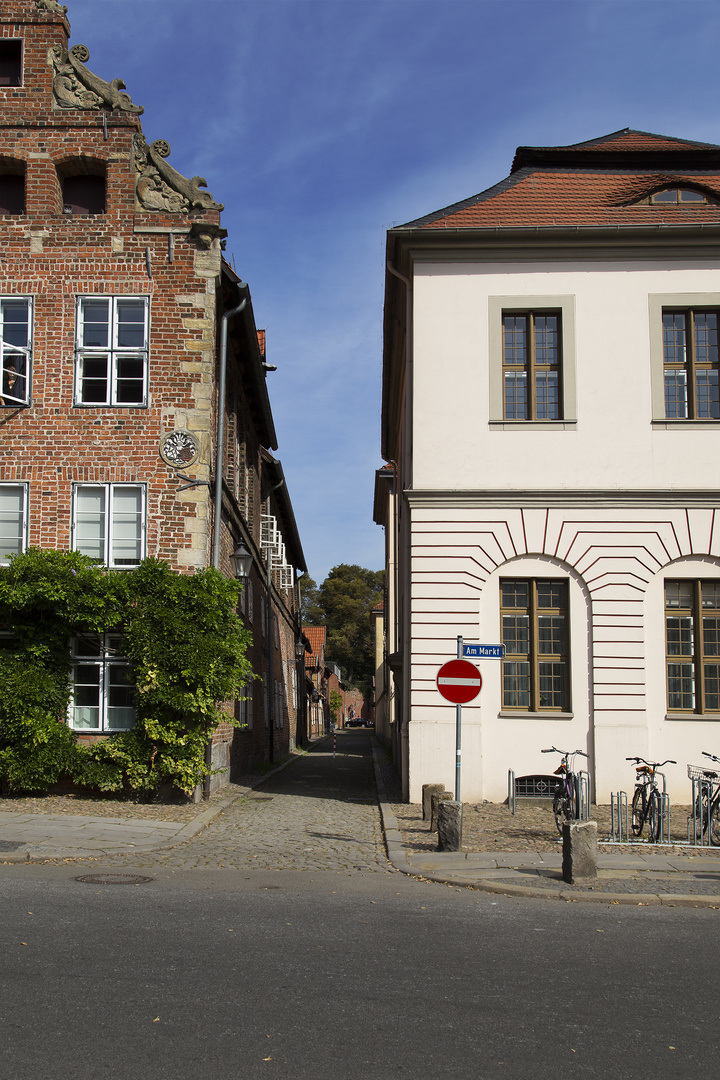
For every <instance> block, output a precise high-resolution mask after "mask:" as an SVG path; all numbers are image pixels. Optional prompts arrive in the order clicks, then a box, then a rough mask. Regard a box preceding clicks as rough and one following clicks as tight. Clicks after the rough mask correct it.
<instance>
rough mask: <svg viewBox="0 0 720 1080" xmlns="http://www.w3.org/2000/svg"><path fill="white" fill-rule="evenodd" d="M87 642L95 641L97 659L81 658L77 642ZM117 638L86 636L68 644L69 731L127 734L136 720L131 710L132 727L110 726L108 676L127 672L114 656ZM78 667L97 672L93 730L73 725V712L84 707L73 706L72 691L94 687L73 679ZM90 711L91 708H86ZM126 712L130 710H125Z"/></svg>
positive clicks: (120, 658)
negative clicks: (69, 676)
mask: <svg viewBox="0 0 720 1080" xmlns="http://www.w3.org/2000/svg"><path fill="white" fill-rule="evenodd" d="M88 639H92V640H95V639H97V640H98V652H97V655H92V654H91V653H90V654H89V655H83V654H82V647H81V646H79V644H78V643H79V642H81V641H87V640H88ZM120 639H121V635H120V634H119V633H117V632H115V633H109V634H95V633H88V634H83V635H79V636H78V637H75V638H72V639H71V642H70V656H71V660H72V695H71V698H70V705H69V712H68V722H69V725H70V727H71V728H72V729H73V731H78V732H88V733H89V734H98V733H100V734H104V735H109V734H111V733H112V732H116V731H129V730H130V728H132V727H133V725H134V723H135V721H136V720H137V712H136V710H135V708H134V706H133V707H132V712H133V723H132V724H131V725H130V727H128V726H127V724H123V725H122V726H120V727H118V726H112V724H111V716H110V715H109V714H110V709H111V705H110V694H111V689H112V687H113V686H114V685H118V684H116V683H112V682H111V679H110V673H111V671H112V670H113V669H117V668H124V669H126V670H129V668H130V665H129V663H128V661H127V658H126V657H125V656H122V655H121V654H119V653H118V652H117V649H116V646H117V645H118V644H119V643H120ZM80 667H88V668H89V667H94V668H98V669H99V670H98V681H97V687H98V705H97V708H98V720H99V722H98V724H97V725H96V726H95V727H88V726H87V725H84V724H83V725H80V724H77V723H76V709H82V708H86V707H88V706H83V705H76V702H75V698H76V691H77V690H78V689H79V688H80V687H82V686H91V687H92V688H94V687H95V685H96V684H95V683H94V682H93V683H82V682H79V681H78V679H77V670H78V668H80ZM90 707H91V708H93V707H94V706H90ZM125 708H128V709H129V708H130V706H125Z"/></svg>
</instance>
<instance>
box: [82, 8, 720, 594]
mask: <svg viewBox="0 0 720 1080" xmlns="http://www.w3.org/2000/svg"><path fill="white" fill-rule="evenodd" d="M67 2H68V6H69V10H68V16H69V18H70V21H71V25H72V30H73V33H72V39H71V41H72V44H77V43H78V42H82V43H83V44H85V45H87V46H88V48H89V50H90V59H89V61H88V67H89V68H90V69H91V70H92V71H94V72H96V73H97V74H98V75H100V76H101V77H102V78H104V79H108V80H109V79H112V78H114V77H120V78H122V79H124V80H125V82H126V84H127V88H128V92H129V93H130V94H131V96H132V99H133V101H135V102H136V103H138V104H141V105H143V106H144V107H145V113H144V115H143V118H142V120H143V128H144V131H145V134H146V136H147V138H148V140H149V141H152V140H154V139H159V138H162V139H166V140H167V141H168V142H169V143H170V146H171V148H172V155H171V158H170V164H172V165H173V166H174V167H175V168H176V169H178V170H179V171H180V172H182V173H183V174H184V175H186V176H193V175H200V176H204V177H206V178H207V181H208V188H209V190H210V191H211V192H212V194H213V196H214V198H215V199H217V200H218V201H220V202H224V203H225V212H224V214H223V225H224V226H225V227H226V228H227V229H228V230H229V237H228V243H227V252H226V256H227V258H228V259H229V260H231V261H233V260H234V265H235V269H236V271H237V273H238V274H240V276H241V277H242V278H243V279H244V280H246V281H248V282H249V284H250V290H251V293H252V297H253V306H254V310H255V317H256V320H257V325H258V326H261V327H266V328H267V347H268V362H269V363H273V364H277V367H278V370H277V371H276V372H274V373H272V374H270V375H268V388H269V392H270V398H271V402H272V407H273V413H274V417H275V426H276V429H277V434H278V441H279V449H278V451H277V456H278V457H279V458H280V459H281V461H282V463H283V467H284V470H285V474H286V476H287V479H288V487H289V490H290V495H291V498H292V501H293V506H294V509H295V515H296V518H297V521H298V526H299V529H300V535H301V539H302V542H303V547H304V551H305V557H306V560H307V563H308V567H309V570H310V573H311V575H312V576H313V577H314V578H315V579H316V580H317V581H318V583H319V582H320V581H322V580H323V578H324V577H325V576H326V574H327V573H328V571H329V570H330V568H331V567H332V566H335V565H337V564H338V563H341V562H347V563H359V564H360V565H362V566H366V567H368V568H370V569H378V568H380V566H381V565H382V560H383V541H382V533H381V530H380V529H379V528H378V526H376V525H374V524H373V521H372V496H373V483H374V473H375V469H377V468H378V467H379V466H380V465H381V464H382V461H381V458H380V436H379V431H380V373H381V349H382V334H381V327H382V303H383V285H384V248H385V231H386V230H387V229H388V228H390V227H391V226H393V225H396V224H402V223H403V222H406V221H411V220H413V219H414V218H416V217H420V216H422V215H424V214H427V213H430V212H431V211H433V210H437V209H440V208H441V207H444V206H447V205H449V204H451V203H453V202H456V201H458V200H460V199H464V198H467V197H469V196H470V195H473V194H475V193H476V192H479V191H482V190H484V189H485V188H487V187H490V186H491V185H492V184H494V183H496V182H497V181H499V180H501V179H502V178H503V177H505V176H507V174H508V172H509V170H510V163H511V161H512V157H513V153H514V150H515V147H516V146H518V145H536V146H554V145H561V144H565V143H572V142H578V141H582V140H585V139H591V138H594V137H596V136H599V135H603V134H607V133H609V132H612V131H617V130H618V129H620V128H624V127H631V128H638V129H640V130H644V131H653V132H658V133H662V134H666V135H675V136H679V137H684V138H691V139H697V140H700V141H704V142H713V143H720V93H719V92H718V91H719V89H720V87H719V85H718V84H719V83H720V68H719V65H718V61H717V57H718V54H719V53H720V6H719V5H718V3H717V2H716V0H680V2H676V0H672V2H665V0H663V2H656V0H631V2H626V0H601V2H595V0H589V2H583V0H562V2H555V0H548V2H546V0H519V2H516V0H497V2H496V0H67Z"/></svg>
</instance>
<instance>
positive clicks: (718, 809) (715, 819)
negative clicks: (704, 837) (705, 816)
mask: <svg viewBox="0 0 720 1080" xmlns="http://www.w3.org/2000/svg"><path fill="white" fill-rule="evenodd" d="M710 843H711V844H712V845H713V846H714V847H720V799H715V800H714V802H713V803H712V805H711V807H710Z"/></svg>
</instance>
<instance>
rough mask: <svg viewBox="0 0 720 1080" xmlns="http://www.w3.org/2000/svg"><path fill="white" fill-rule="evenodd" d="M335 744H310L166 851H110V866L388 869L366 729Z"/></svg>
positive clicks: (346, 734)
mask: <svg viewBox="0 0 720 1080" xmlns="http://www.w3.org/2000/svg"><path fill="white" fill-rule="evenodd" d="M337 747H338V749H337V756H336V757H335V758H333V748H332V740H324V741H323V742H321V743H320V744H318V745H317V746H315V747H313V748H312V749H311V750H310V752H309V753H308V754H306V755H304V756H302V757H299V758H298V759H297V760H296V761H294V762H293V763H292V764H291V765H289V766H288V767H287V768H286V769H283V770H282V772H279V773H277V774H276V775H275V776H274V777H272V778H271V779H269V780H268V781H266V782H265V783H264V784H262V785H261V786H260V787H259V788H257V789H256V790H254V791H251V792H250V793H249V794H248V795H246V796H241V797H240V798H238V799H237V800H236V801H235V802H234V803H233V804H232V805H231V806H229V807H228V808H227V809H226V810H224V811H223V812H222V813H221V814H220V815H219V816H218V817H217V818H216V819H215V820H214V821H213V822H212V823H211V825H210V826H209V827H208V828H207V829H205V831H204V832H202V833H201V834H200V835H199V836H197V837H195V838H194V839H192V840H189V841H187V842H186V843H184V844H181V845H179V846H178V847H176V848H173V849H172V850H170V851H168V852H152V853H147V854H143V855H140V854H133V855H122V856H116V857H115V858H114V859H113V860H112V864H113V866H118V867H120V866H123V867H125V866H128V867H129V866H133V867H137V868H143V869H160V868H165V869H170V870H181V869H182V870H193V869H216V868H233V869H241V870H242V869H247V870H318V871H319V870H334V871H338V872H345V873H347V872H351V873H352V872H355V871H360V870H362V871H375V872H378V873H390V872H391V869H390V864H389V863H388V861H387V859H386V857H385V850H384V846H383V839H382V830H381V826H380V815H379V811H378V807H377V798H376V794H375V779H374V773H373V764H372V754H371V748H370V736H369V733H367V732H364V731H357V732H356V731H352V732H350V731H348V732H341V733H339V734H338V737H337ZM229 790H231V789H224V794H225V795H227V794H228V791H229ZM104 861H105V862H107V861H108V860H104Z"/></svg>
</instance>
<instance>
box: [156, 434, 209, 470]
mask: <svg viewBox="0 0 720 1080" xmlns="http://www.w3.org/2000/svg"><path fill="white" fill-rule="evenodd" d="M199 456H200V444H199V442H198V440H197V439H196V438H195V436H194V435H191V434H190V432H189V431H169V432H168V433H167V434H166V435H163V437H162V439H161V440H160V457H161V458H162V459H163V461H166V462H167V463H168V465H172V467H173V469H187V468H189V467H190V466H191V465H194V464H195V462H196V461H197V459H198V457H199Z"/></svg>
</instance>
